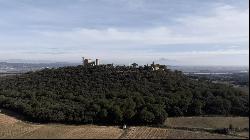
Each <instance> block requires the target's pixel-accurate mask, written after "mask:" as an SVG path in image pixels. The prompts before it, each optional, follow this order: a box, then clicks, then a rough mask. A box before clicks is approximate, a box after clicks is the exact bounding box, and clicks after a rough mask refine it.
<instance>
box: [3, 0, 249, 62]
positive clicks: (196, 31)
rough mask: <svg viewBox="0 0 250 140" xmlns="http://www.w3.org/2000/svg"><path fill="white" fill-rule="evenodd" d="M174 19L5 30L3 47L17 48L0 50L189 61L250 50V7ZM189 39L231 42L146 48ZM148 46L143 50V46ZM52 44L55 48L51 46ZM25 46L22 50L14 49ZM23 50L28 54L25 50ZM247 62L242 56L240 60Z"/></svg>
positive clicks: (19, 53)
mask: <svg viewBox="0 0 250 140" xmlns="http://www.w3.org/2000/svg"><path fill="white" fill-rule="evenodd" d="M137 6H139V7H141V6H142V7H143V3H138V5H137ZM131 8H133V7H131ZM174 21H175V22H176V24H174V25H161V26H151V27H145V28H138V29H137V28H130V27H124V28H123V27H120V28H117V27H113V26H110V27H107V28H88V27H84V26H83V27H80V28H73V29H72V30H46V29H43V30H39V29H38V30H32V31H28V34H24V35H22V36H20V34H18V35H16V36H15V35H12V36H11V37H10V39H6V36H5V35H0V37H1V36H2V37H3V38H2V39H0V41H1V45H0V48H1V49H9V48H11V47H12V48H15V52H11V51H10V52H8V51H5V52H0V55H1V56H2V57H3V56H12V57H13V58H14V57H17V56H18V57H28V58H32V59H34V58H47V59H57V60H60V59H67V60H69V59H70V60H72V61H73V60H78V59H79V58H80V57H81V56H82V55H86V56H93V57H101V58H108V59H111V58H114V59H117V58H119V59H122V60H124V61H125V59H132V60H135V59H136V60H138V61H140V60H141V61H143V60H145V61H149V60H153V59H157V58H159V57H164V58H165V57H166V56H167V59H174V60H177V61H190V63H192V62H195V63H198V62H197V61H198V60H199V61H200V63H201V64H202V63H204V62H209V60H214V58H215V57H216V58H218V57H217V56H218V55H221V57H223V56H226V57H225V58H228V56H240V57H239V58H243V57H244V58H245V56H246V55H249V53H248V50H249V47H248V46H247V45H248V44H249V40H248V38H249V8H247V9H239V8H236V7H233V6H229V5H223V6H219V7H216V8H214V9H213V10H212V11H210V12H208V13H207V14H206V15H200V14H199V16H197V15H189V16H182V17H176V18H174ZM130 22H133V21H130ZM0 24H1V23H0ZM142 26H143V25H142ZM6 40H7V41H6ZM190 44H196V45H197V44H198V45H200V47H203V46H206V47H207V44H217V45H219V46H220V45H222V44H229V47H228V49H225V50H213V51H206V50H204V51H196V50H193V51H186V52H183V50H176V52H171V53H170V52H167V51H162V52H152V51H150V49H148V47H149V46H150V47H151V49H152V50H153V49H154V47H155V46H165V47H166V48H167V47H171V45H183V46H185V45H190ZM235 44H236V45H239V46H246V47H247V48H246V47H245V48H237V47H230V46H235ZM146 46H147V49H145V48H146ZM54 47H56V48H59V49H51V48H54ZM133 47H134V48H142V49H140V50H137V51H136V50H133ZM189 47H190V46H189ZM23 49H25V51H18V50H23ZM143 49H145V50H143ZM27 52H32V53H30V54H27ZM24 54H25V55H24ZM55 54H56V55H55ZM242 56H243V57H242ZM199 58H201V59H199ZM202 58H204V59H202ZM229 60H231V59H228V63H230V62H229ZM242 60H243V59H242ZM224 61H226V60H224ZM246 61H247V60H243V63H246ZM210 63H212V62H210ZM216 63H217V62H216ZM221 63H224V62H221Z"/></svg>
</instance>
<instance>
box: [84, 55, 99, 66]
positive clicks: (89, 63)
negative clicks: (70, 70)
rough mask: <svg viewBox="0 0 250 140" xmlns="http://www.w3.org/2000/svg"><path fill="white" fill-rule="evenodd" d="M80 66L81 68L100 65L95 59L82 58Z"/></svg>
mask: <svg viewBox="0 0 250 140" xmlns="http://www.w3.org/2000/svg"><path fill="white" fill-rule="evenodd" d="M82 64H83V66H96V65H100V59H96V60H95V61H94V60H92V59H85V58H84V57H82Z"/></svg>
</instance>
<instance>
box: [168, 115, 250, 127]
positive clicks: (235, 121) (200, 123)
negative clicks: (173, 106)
mask: <svg viewBox="0 0 250 140" xmlns="http://www.w3.org/2000/svg"><path fill="white" fill-rule="evenodd" d="M230 124H232V126H233V127H235V128H249V118H248V117H172V118H171V117H169V118H167V120H166V122H165V125H167V126H170V127H188V128H228V127H229V125H230Z"/></svg>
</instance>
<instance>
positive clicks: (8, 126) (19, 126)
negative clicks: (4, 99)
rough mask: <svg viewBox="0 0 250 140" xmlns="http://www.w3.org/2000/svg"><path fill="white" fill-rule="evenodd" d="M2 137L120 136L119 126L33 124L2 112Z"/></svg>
mask: <svg viewBox="0 0 250 140" xmlns="http://www.w3.org/2000/svg"><path fill="white" fill-rule="evenodd" d="M0 126H1V127H0V139H4V138H8V139H9V138H24V139H27V138H28V139H30V138H38V139H39V138H45V139H47V138H48V139H49V138H55V139H56V138H59V139H60V138H65V139H67V138H73V139H74V138H79V139H80V138H86V139H91V138H97V139H107V138H119V137H120V136H121V135H122V133H123V130H122V129H120V128H119V127H115V126H112V127H109V126H95V125H77V126H76V125H62V124H31V123H26V122H22V121H19V120H17V119H15V118H13V117H9V116H7V115H4V114H0Z"/></svg>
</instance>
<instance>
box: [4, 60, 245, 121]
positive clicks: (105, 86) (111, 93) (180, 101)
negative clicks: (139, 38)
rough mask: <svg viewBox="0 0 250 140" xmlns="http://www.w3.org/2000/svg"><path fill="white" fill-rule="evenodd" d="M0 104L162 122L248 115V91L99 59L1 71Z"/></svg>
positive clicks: (66, 116)
mask: <svg viewBox="0 0 250 140" xmlns="http://www.w3.org/2000/svg"><path fill="white" fill-rule="evenodd" d="M0 107H2V108H7V109H10V110H13V111H16V112H19V113H21V114H23V115H25V116H26V117H27V119H29V120H31V121H37V122H62V123H96V124H98V123H106V124H123V123H126V124H162V123H163V122H164V121H165V119H166V118H167V116H196V115H237V116H248V112H249V97H248V95H246V94H243V93H242V92H241V91H239V90H237V89H234V88H232V87H229V86H226V85H221V84H213V83H210V82H207V81H201V80H198V81H197V80H194V79H190V78H188V77H186V76H185V75H183V74H182V72H180V71H170V70H168V69H165V70H157V71H152V70H151V69H150V67H147V66H144V67H139V68H130V67H125V66H116V67H113V66H109V67H108V66H105V65H101V66H92V67H84V66H77V67H62V68H57V69H44V70H41V71H37V72H28V73H25V74H22V75H19V76H11V77H4V78H2V79H0Z"/></svg>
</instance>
